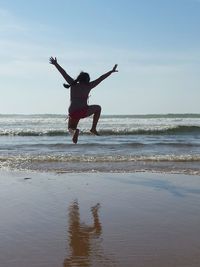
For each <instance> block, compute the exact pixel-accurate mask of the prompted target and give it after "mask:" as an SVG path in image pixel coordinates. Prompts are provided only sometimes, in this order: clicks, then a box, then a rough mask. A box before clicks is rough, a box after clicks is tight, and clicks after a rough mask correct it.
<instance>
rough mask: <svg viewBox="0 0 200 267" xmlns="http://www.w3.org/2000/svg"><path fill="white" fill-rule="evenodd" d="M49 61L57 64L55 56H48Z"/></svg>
mask: <svg viewBox="0 0 200 267" xmlns="http://www.w3.org/2000/svg"><path fill="white" fill-rule="evenodd" d="M49 63H50V64H53V65H56V64H57V58H56V57H55V58H53V57H50V59H49Z"/></svg>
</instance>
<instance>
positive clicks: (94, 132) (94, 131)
mask: <svg viewBox="0 0 200 267" xmlns="http://www.w3.org/2000/svg"><path fill="white" fill-rule="evenodd" d="M90 132H91V133H92V134H94V135H98V136H99V135H100V134H99V133H98V132H97V130H96V129H91V130H90Z"/></svg>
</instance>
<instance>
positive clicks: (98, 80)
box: [90, 64, 118, 89]
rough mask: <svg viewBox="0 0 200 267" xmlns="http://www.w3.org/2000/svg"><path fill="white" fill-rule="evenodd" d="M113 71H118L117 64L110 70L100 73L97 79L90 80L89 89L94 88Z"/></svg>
mask: <svg viewBox="0 0 200 267" xmlns="http://www.w3.org/2000/svg"><path fill="white" fill-rule="evenodd" d="M113 72H118V70H117V64H116V65H115V66H114V67H113V69H112V70H110V71H108V72H106V73H105V74H103V75H101V76H100V77H99V78H98V79H96V80H94V81H92V82H90V87H91V89H92V88H94V87H96V86H97V85H98V84H99V83H100V82H102V81H103V80H105V79H106V78H107V77H109V76H110V74H112V73H113Z"/></svg>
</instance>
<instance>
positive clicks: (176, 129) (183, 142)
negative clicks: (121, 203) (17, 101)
mask: <svg viewBox="0 0 200 267" xmlns="http://www.w3.org/2000/svg"><path fill="white" fill-rule="evenodd" d="M91 123H92V118H86V119H83V120H81V121H80V124H79V128H80V135H79V141H78V143H77V144H73V143H72V141H71V136H70V135H69V133H68V131H67V121H66V116H65V115H51V114H45V115H40V114H38V115H3V114H2V115H0V168H1V169H9V170H29V171H42V172H57V173H62V172H124V173H128V172H139V171H150V172H164V173H185V174H194V175H195V174H197V175H200V114H166V115H114V116H111V115H109V116H105V115H104V116H101V118H100V121H99V124H98V130H99V133H100V135H101V136H93V135H91V134H90V132H89V130H90V128H91Z"/></svg>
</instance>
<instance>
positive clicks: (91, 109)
mask: <svg viewBox="0 0 200 267" xmlns="http://www.w3.org/2000/svg"><path fill="white" fill-rule="evenodd" d="M92 114H94V115H93V122H92V128H91V129H90V132H91V133H92V134H95V135H99V133H98V132H97V129H96V128H97V123H98V121H99V118H100V115H101V107H100V106H99V105H91V106H89V108H88V112H87V116H91V115H92Z"/></svg>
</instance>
